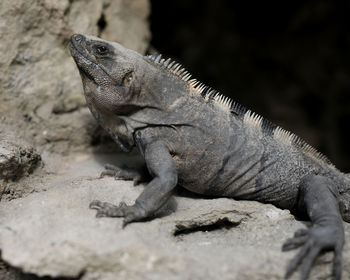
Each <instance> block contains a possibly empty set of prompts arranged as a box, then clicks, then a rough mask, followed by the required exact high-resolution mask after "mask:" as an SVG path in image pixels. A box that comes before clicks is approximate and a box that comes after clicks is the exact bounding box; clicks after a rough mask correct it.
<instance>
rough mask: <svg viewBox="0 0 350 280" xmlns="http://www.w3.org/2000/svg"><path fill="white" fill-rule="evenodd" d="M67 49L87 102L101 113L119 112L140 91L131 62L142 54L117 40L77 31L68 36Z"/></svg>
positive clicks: (135, 70) (134, 63) (121, 111)
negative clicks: (76, 68)
mask: <svg viewBox="0 0 350 280" xmlns="http://www.w3.org/2000/svg"><path fill="white" fill-rule="evenodd" d="M69 48H70V52H71V55H72V57H73V58H74V60H75V63H76V65H77V67H78V69H79V71H80V75H81V78H82V81H83V87H84V92H85V95H86V97H87V99H89V100H88V103H89V102H91V103H92V104H93V106H94V107H95V109H97V110H99V109H100V110H102V111H103V112H104V113H107V112H116V111H117V112H118V114H122V113H123V110H124V111H125V110H126V108H125V105H127V104H130V103H131V102H130V100H131V99H132V98H133V97H134V96H135V94H136V93H137V92H139V91H140V85H139V83H138V82H137V81H136V79H135V77H137V76H139V75H138V73H136V72H137V71H138V69H136V68H135V65H139V63H137V61H136V60H138V59H140V58H141V57H142V56H141V55H139V54H138V53H136V52H134V51H132V50H129V49H126V48H124V47H122V46H121V45H119V44H117V43H112V42H108V41H105V40H102V39H99V38H96V37H92V36H85V35H81V34H74V35H73V36H72V37H71V39H70V46H69ZM140 60H141V59H140Z"/></svg>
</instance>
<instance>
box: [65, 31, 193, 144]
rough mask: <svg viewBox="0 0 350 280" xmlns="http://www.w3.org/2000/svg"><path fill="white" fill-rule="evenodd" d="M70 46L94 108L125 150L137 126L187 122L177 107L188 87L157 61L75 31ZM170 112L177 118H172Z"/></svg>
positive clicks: (88, 99)
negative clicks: (169, 116)
mask: <svg viewBox="0 0 350 280" xmlns="http://www.w3.org/2000/svg"><path fill="white" fill-rule="evenodd" d="M69 48H70V52H71V55H72V57H73V59H74V61H75V63H76V65H77V67H78V69H79V72H80V75H81V78H82V82H83V88H84V94H85V98H86V101H87V105H88V107H89V109H90V111H91V112H92V114H93V115H94V117H95V118H96V119H97V121H98V122H99V123H100V124H101V126H102V127H103V128H104V129H106V130H107V131H108V132H109V133H110V134H111V135H112V137H113V138H114V139H115V141H116V142H118V143H119V144H120V145H121V146H122V149H123V150H129V149H130V148H131V147H132V146H133V145H134V139H133V133H134V131H135V130H136V129H139V128H144V127H147V126H162V125H172V124H173V122H174V121H173V119H176V121H177V122H181V123H184V120H183V118H184V114H183V113H182V112H181V110H177V108H179V107H181V104H183V103H184V98H182V97H183V96H186V98H187V96H188V94H187V91H188V88H189V85H188V84H187V83H186V82H185V81H184V80H182V79H181V78H178V77H177V76H176V75H174V74H171V73H170V71H166V70H164V69H163V68H164V67H163V68H162V67H161V65H160V64H159V63H156V62H154V61H152V60H151V59H149V58H147V57H145V56H143V55H141V54H139V53H137V52H135V51H133V50H130V49H127V48H125V47H123V46H121V45H120V44H118V43H114V42H109V41H105V40H102V39H100V38H97V37H93V36H86V35H81V34H74V35H72V37H71V39H70V45H69ZM187 78H188V77H187ZM177 100H180V101H182V103H181V102H177ZM173 104H175V105H174V106H171V105H173ZM170 110H172V115H173V116H174V115H175V114H176V113H177V114H178V116H177V117H176V118H173V119H169V118H168V115H169V112H170ZM174 112H175V113H174Z"/></svg>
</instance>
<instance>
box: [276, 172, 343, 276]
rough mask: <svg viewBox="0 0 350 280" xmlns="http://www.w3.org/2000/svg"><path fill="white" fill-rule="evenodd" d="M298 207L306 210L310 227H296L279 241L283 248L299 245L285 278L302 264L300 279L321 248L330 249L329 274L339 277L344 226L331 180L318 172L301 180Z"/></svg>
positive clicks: (322, 249) (307, 274) (305, 274)
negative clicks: (295, 229)
mask: <svg viewBox="0 0 350 280" xmlns="http://www.w3.org/2000/svg"><path fill="white" fill-rule="evenodd" d="M299 208H300V210H306V212H307V214H308V216H309V217H310V219H311V222H312V227H311V228H310V229H301V230H298V231H297V232H296V233H295V235H294V237H293V238H291V239H288V240H287V241H286V243H285V244H284V245H283V247H282V250H283V251H289V250H292V249H295V248H298V247H301V249H300V251H299V252H298V254H297V255H296V256H295V257H294V258H293V259H292V261H291V262H290V264H289V266H288V268H287V272H286V278H289V277H290V276H291V275H292V274H293V272H294V271H295V270H296V269H297V267H298V266H299V265H300V264H303V265H302V268H301V279H302V280H305V279H307V278H308V276H309V273H310V270H311V267H312V265H313V263H314V261H315V260H316V258H317V257H318V255H319V254H320V253H321V252H323V251H333V252H334V262H333V277H334V279H337V280H340V278H341V260H342V250H343V245H344V228H343V221H342V218H341V215H340V211H339V203H338V199H337V191H336V188H335V187H334V185H333V183H332V182H331V180H329V179H328V178H326V177H323V176H318V175H312V176H309V177H308V178H307V179H306V180H304V182H303V184H302V185H301V189H300V199H299Z"/></svg>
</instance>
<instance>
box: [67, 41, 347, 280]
mask: <svg viewBox="0 0 350 280" xmlns="http://www.w3.org/2000/svg"><path fill="white" fill-rule="evenodd" d="M70 51H71V54H72V56H73V58H74V60H75V62H76V64H77V66H78V69H79V71H80V74H81V78H82V81H83V87H84V92H85V97H86V101H87V105H88V107H89V108H90V110H91V112H92V114H93V115H94V117H95V118H96V119H97V121H98V122H99V124H100V125H101V126H102V127H103V128H104V129H106V130H107V131H108V133H109V134H110V135H111V136H112V138H113V139H114V140H115V141H116V142H117V143H118V144H119V145H120V146H121V148H122V149H123V150H124V151H131V150H132V149H133V147H137V148H138V149H139V151H140V153H141V154H142V156H143V157H144V159H145V163H146V165H147V169H148V172H149V174H150V175H151V178H152V179H151V180H150V182H149V183H148V184H147V186H146V187H145V189H144V191H143V192H142V193H141V195H140V196H139V197H138V198H137V199H136V201H135V204H133V205H130V206H128V205H126V204H125V203H123V202H121V203H120V205H119V206H115V205H112V204H110V203H107V202H101V201H93V202H91V204H90V207H91V208H93V209H96V210H97V216H108V217H124V225H125V224H127V223H130V222H135V221H140V220H143V219H145V218H148V217H151V216H152V215H153V214H154V213H155V212H156V211H157V210H158V209H159V208H160V207H162V206H163V205H164V204H165V203H166V202H167V201H168V200H169V198H170V197H171V196H172V191H173V190H174V188H175V186H176V185H180V186H182V187H184V188H186V189H188V190H190V191H192V192H195V193H199V194H205V195H211V196H215V197H232V198H236V199H248V200H256V201H260V202H264V203H272V204H274V205H276V206H277V207H280V208H284V209H290V210H297V211H299V212H304V213H306V214H307V215H308V217H309V218H310V220H311V222H312V227H311V228H309V229H303V230H299V231H297V232H296V233H295V235H294V237H293V238H290V239H288V240H287V241H286V243H285V244H284V245H283V248H282V249H283V250H291V249H295V248H298V247H301V249H300V251H299V253H298V254H297V255H296V256H295V257H294V259H293V260H292V261H291V263H290V264H289V266H288V268H287V272H286V278H288V277H289V276H290V275H291V274H292V273H293V272H294V271H295V270H296V269H297V267H298V266H299V264H301V263H303V264H304V265H303V266H302V271H301V279H306V278H308V275H309V272H310V269H311V267H312V265H313V263H314V261H315V259H316V258H317V256H318V255H319V254H320V253H321V251H325V250H330V251H334V265H333V275H334V277H335V279H340V278H341V259H342V249H343V245H344V229H343V223H342V218H343V219H344V220H345V221H347V222H350V211H349V207H350V180H349V179H348V177H347V175H345V174H344V173H341V172H340V171H339V170H337V169H336V168H335V167H334V166H333V165H332V164H331V163H330V162H329V160H328V159H327V158H326V157H325V156H323V155H322V154H321V153H319V152H317V151H316V150H315V149H314V148H312V147H311V146H310V145H308V144H307V143H306V142H304V141H303V140H301V139H300V138H299V137H297V136H296V135H294V134H292V133H290V132H288V131H286V130H284V129H282V128H280V127H278V126H276V125H274V124H272V123H271V122H269V121H267V120H265V119H264V118H262V117H260V116H259V115H257V114H255V113H253V112H251V111H250V110H247V109H245V108H244V107H243V106H240V105H239V104H237V103H235V102H233V101H232V100H231V99H229V98H227V97H225V96H223V95H221V94H219V93H218V92H216V91H215V90H212V89H211V88H209V87H207V86H205V85H204V84H202V83H200V82H199V81H197V80H195V79H191V75H190V74H189V73H188V72H186V71H185V70H184V69H183V68H182V67H181V66H180V64H175V63H174V62H172V61H171V60H169V59H167V60H165V59H163V58H161V56H160V55H159V56H142V55H141V54H138V53H136V52H134V51H132V50H129V49H126V48H124V47H123V46H121V45H119V44H117V43H112V42H108V41H105V40H101V39H99V38H95V37H92V36H84V35H81V34H75V35H73V36H72V37H71V41H70ZM106 174H114V175H117V176H119V177H123V178H127V179H135V180H141V179H142V178H141V174H140V173H139V172H137V171H136V170H128V169H125V170H123V169H118V168H111V167H109V168H108V170H107V171H106Z"/></svg>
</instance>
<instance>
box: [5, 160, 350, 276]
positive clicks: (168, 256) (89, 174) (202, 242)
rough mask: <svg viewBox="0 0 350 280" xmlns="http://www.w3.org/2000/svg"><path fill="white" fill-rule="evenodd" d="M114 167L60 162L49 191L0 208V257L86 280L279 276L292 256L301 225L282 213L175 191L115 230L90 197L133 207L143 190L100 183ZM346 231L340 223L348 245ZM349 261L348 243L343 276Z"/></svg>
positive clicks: (319, 268) (318, 270) (322, 263)
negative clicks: (141, 218)
mask: <svg viewBox="0 0 350 280" xmlns="http://www.w3.org/2000/svg"><path fill="white" fill-rule="evenodd" d="M112 160H117V162H114V163H118V161H123V160H124V156H120V155H114V156H99V155H96V156H93V157H91V156H88V155H84V154H77V155H75V156H74V157H71V158H66V159H64V160H63V161H62V163H61V164H60V166H58V169H57V170H59V171H57V172H56V176H55V177H52V179H51V181H50V182H45V186H46V188H47V190H46V191H44V192H37V193H33V194H30V195H28V196H27V197H25V198H20V199H16V200H12V201H9V202H4V203H1V205H0V247H1V251H2V258H3V259H4V260H5V261H6V262H7V263H9V264H10V265H11V266H13V267H18V268H20V269H21V270H23V271H24V272H26V273H33V274H35V275H39V276H44V275H48V276H52V277H70V278H77V279H83V280H92V279H102V280H104V279H106V280H108V279H282V278H283V274H284V270H285V267H286V264H287V262H288V261H289V260H290V259H291V258H292V257H293V256H294V252H291V253H282V252H281V245H282V243H283V241H284V240H285V239H287V238H288V237H290V236H291V235H292V234H293V232H294V231H295V230H297V229H298V228H300V227H304V226H305V225H303V224H302V223H301V222H298V221H296V220H295V219H294V217H293V216H292V215H290V213H289V212H288V211H286V210H280V209H277V208H275V207H273V206H271V205H263V204H260V203H257V202H251V201H235V200H232V199H226V198H219V199H204V198H199V197H197V196H194V195H188V194H186V193H185V194H181V193H179V194H178V195H177V196H176V197H175V198H174V200H172V201H171V202H170V203H169V204H168V205H167V206H166V207H165V208H164V209H162V211H160V212H159V213H158V218H156V219H154V220H152V221H147V222H144V223H135V224H131V225H128V226H127V227H126V228H125V229H122V220H121V219H117V218H116V219H112V218H100V219H97V218H95V211H93V210H90V209H88V204H89V202H90V201H91V200H93V199H100V200H105V201H110V202H113V203H119V202H120V201H121V200H124V201H126V202H127V203H132V202H133V201H134V199H135V198H136V197H137V195H138V194H139V193H140V192H141V191H142V188H143V186H137V187H134V186H133V185H132V182H126V181H115V180H114V179H113V178H103V179H98V178H97V177H98V176H97V175H98V173H99V172H100V171H102V169H103V168H102V166H103V164H104V163H106V162H109V163H113V162H111V161H112ZM131 162H132V161H131ZM49 165H50V163H49ZM39 185H40V183H39ZM38 188H40V186H38ZM349 233H350V226H349V225H348V224H346V235H347V236H346V238H347V240H349V239H350V236H349ZM349 261H350V248H349V245H346V248H345V251H344V265H343V267H344V279H348V277H349V275H350V274H349V273H350V270H349V269H348V266H347V265H346V264H347V263H349ZM331 262H332V255H331V254H326V255H324V256H322V257H321V258H320V259H319V260H318V262H317V265H316V267H315V268H314V270H313V272H312V278H311V279H328V278H327V277H329V275H330V271H331ZM294 279H298V275H295V276H294Z"/></svg>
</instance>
